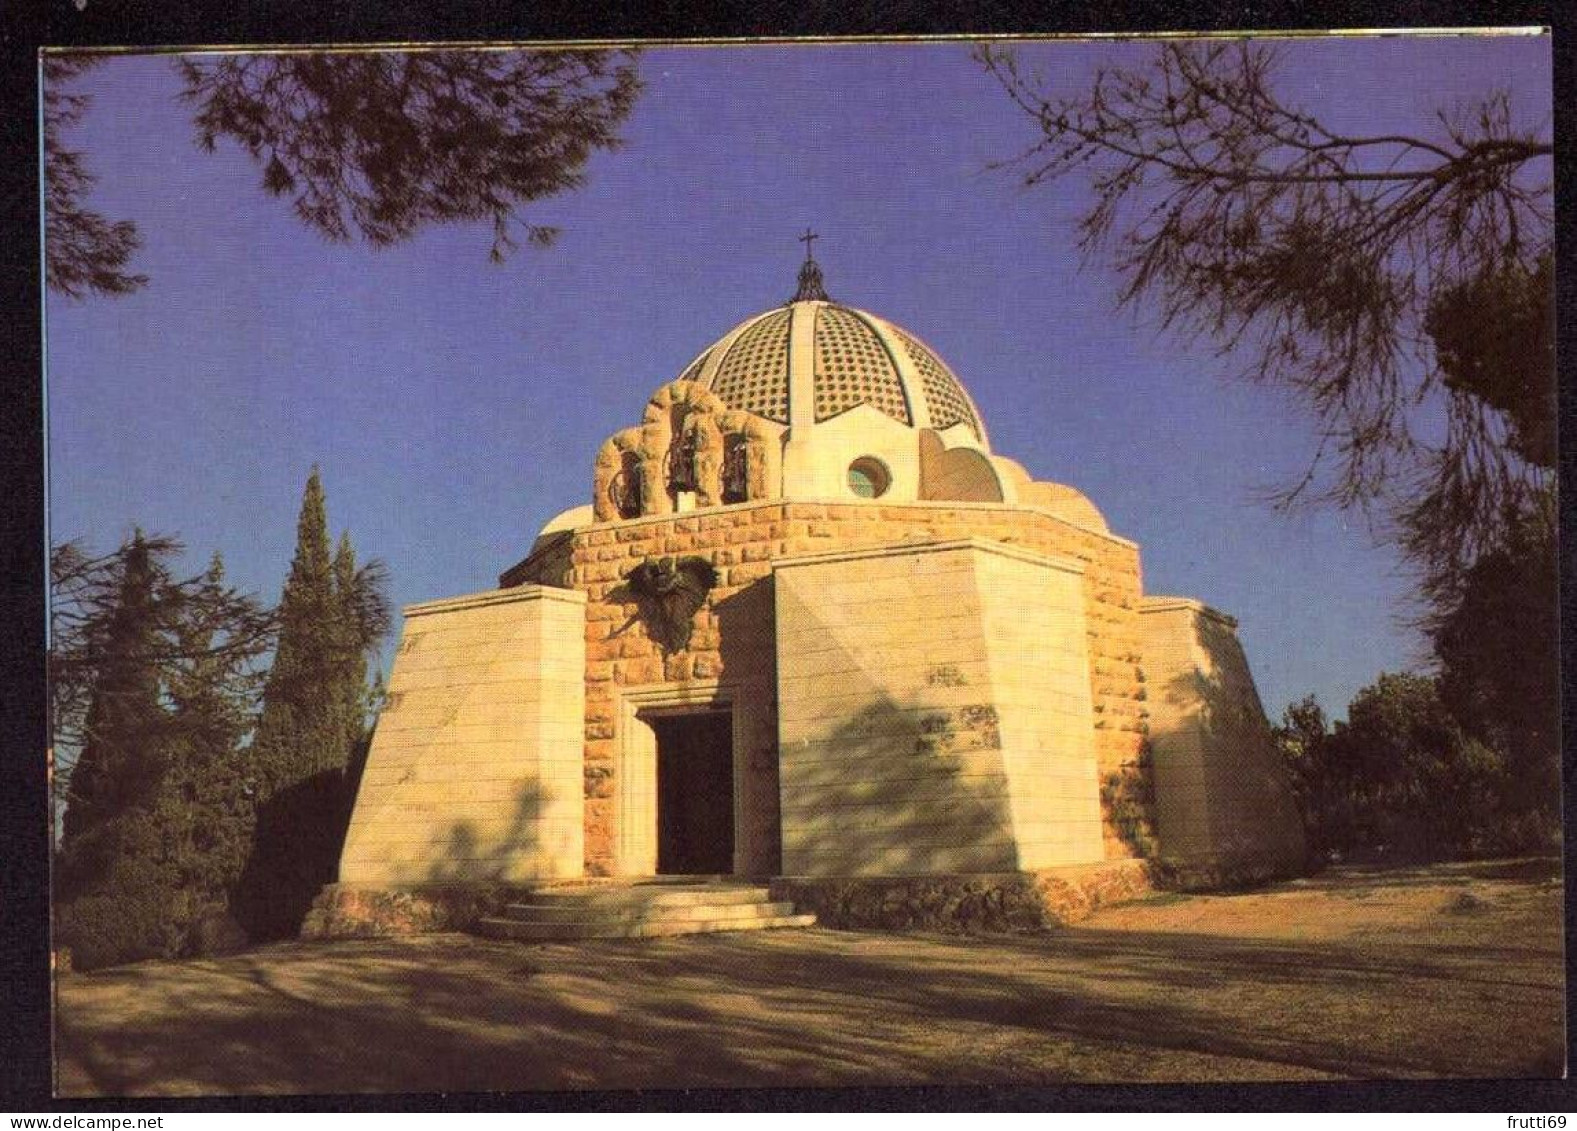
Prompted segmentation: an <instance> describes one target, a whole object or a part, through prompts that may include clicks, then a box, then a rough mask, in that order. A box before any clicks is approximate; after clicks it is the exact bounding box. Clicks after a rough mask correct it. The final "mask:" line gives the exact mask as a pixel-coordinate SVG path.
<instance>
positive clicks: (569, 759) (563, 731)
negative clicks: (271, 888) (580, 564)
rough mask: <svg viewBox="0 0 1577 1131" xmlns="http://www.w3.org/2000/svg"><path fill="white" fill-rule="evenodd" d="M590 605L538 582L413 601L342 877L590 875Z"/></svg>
mask: <svg viewBox="0 0 1577 1131" xmlns="http://www.w3.org/2000/svg"><path fill="white" fill-rule="evenodd" d="M584 610H585V597H584V595H583V594H581V593H578V592H575V591H573V590H564V589H550V588H547V587H545V586H535V585H534V586H526V587H522V588H518V589H505V590H495V591H492V592H488V593H478V594H473V595H471V596H467V597H454V598H450V599H448V600H443V601H431V602H427V603H425V604H421V605H411V606H409V607H407V608H406V610H405V616H406V621H405V632H404V635H403V636H402V637H401V640H400V646H399V650H398V652H397V653H396V655H395V659H394V669H393V671H392V672H391V673H390V677H389V698H388V703H387V705H386V706H385V707H384V709H383V712H382V713H381V714H380V716H379V718H378V727H377V730H376V732H375V733H374V735H373V740H372V749H371V750H370V751H369V753H368V756H367V767H366V770H365V771H364V773H363V774H362V780H361V787H360V789H359V790H358V791H357V795H356V808H355V811H354V813H353V814H352V816H351V822H350V828H349V831H348V832H347V834H346V838H345V849H344V852H343V854H342V856H341V861H340V875H339V878H340V880H341V881H342V882H345V883H352V884H355V883H361V884H391V885H409V884H422V883H451V882H458V881H524V880H533V879H541V878H548V877H559V876H575V875H579V874H580V870H581V862H582V858H583V856H584V849H583V843H584V842H583V835H584V819H583V816H582V793H583V781H582V773H581V754H582V739H581V735H582V731H583V728H584V725H585V724H584V718H585V700H584V696H583V691H582V687H583V683H582V680H583V674H584V667H585V658H584V657H585V653H584V651H583V646H582V633H583V628H582V625H583V624H584Z"/></svg>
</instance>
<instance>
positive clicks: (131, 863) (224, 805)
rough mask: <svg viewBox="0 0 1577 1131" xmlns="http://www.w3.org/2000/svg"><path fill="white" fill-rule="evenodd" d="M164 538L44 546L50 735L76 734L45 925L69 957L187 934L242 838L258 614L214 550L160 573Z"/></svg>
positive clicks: (261, 625)
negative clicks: (90, 546) (51, 570)
mask: <svg viewBox="0 0 1577 1131" xmlns="http://www.w3.org/2000/svg"><path fill="white" fill-rule="evenodd" d="M178 551H179V543H177V542H175V541H174V540H173V539H169V538H153V539H149V538H145V537H144V536H143V535H142V533H141V532H140V531H139V532H138V533H137V535H136V536H135V537H134V538H133V539H132V540H131V541H130V542H128V543H127V544H126V545H125V546H123V547H122V548H121V549H120V550H119V551H117V552H116V553H114V554H111V555H109V556H107V557H104V558H90V557H87V556H86V555H84V554H83V553H82V552H81V551H80V550H79V549H77V548H75V547H72V546H66V547H61V548H60V550H59V551H57V553H56V555H55V560H54V565H55V567H56V568H55V577H56V580H57V583H59V586H58V587H57V590H56V598H57V604H56V607H55V609H54V613H55V628H56V636H55V640H54V652H53V654H52V656H51V670H52V673H53V674H54V681H55V690H56V697H57V707H58V708H59V709H58V710H57V722H65V723H67V724H69V725H67V726H66V727H65V728H64V729H63V730H62V732H61V733H60V734H59V735H58V736H57V739H58V740H62V741H64V742H65V744H66V745H67V746H68V747H79V748H80V756H79V757H78V758H77V759H76V760H75V766H74V767H73V768H72V770H71V773H70V776H69V778H68V782H67V809H66V819H65V829H66V834H65V838H64V842H63V844H62V847H61V852H60V856H59V858H58V861H57V869H56V877H55V878H56V896H57V900H58V902H57V918H56V927H57V938H58V940H59V942H60V944H61V945H64V946H67V947H70V948H71V950H72V952H73V960H74V962H76V964H77V965H79V966H80V967H82V968H83V969H91V968H94V967H97V966H105V965H111V964H114V963H117V962H128V961H133V960H136V959H140V958H151V957H171V956H174V955H178V954H182V953H188V952H190V951H191V950H193V949H201V939H200V938H199V935H200V934H201V926H202V921H203V919H204V917H205V916H208V915H211V913H213V912H216V911H222V910H223V908H224V907H225V905H226V903H227V899H228V888H229V887H230V885H231V884H233V883H234V881H235V879H236V877H237V876H238V875H239V873H240V869H241V864H242V861H243V860H244V858H245V855H246V853H247V851H248V848H249V844H250V839H251V827H250V819H251V801H250V799H249V797H248V796H247V795H246V790H245V783H244V782H243V781H242V780H240V777H239V770H240V768H241V763H240V761H239V759H238V748H239V745H240V742H241V738H242V735H243V734H244V732H245V730H246V728H247V727H248V725H249V721H250V713H251V712H250V704H251V699H252V696H251V688H250V684H251V674H250V673H251V665H252V662H253V661H254V660H255V659H256V657H257V656H258V654H259V653H260V652H261V651H262V649H263V648H264V647H265V646H266V644H267V640H268V638H269V630H270V626H271V623H272V621H271V618H270V617H269V615H268V614H267V613H266V612H265V611H264V610H262V609H260V608H259V607H258V605H257V603H256V602H255V601H254V600H252V599H251V598H250V597H246V596H243V595H241V594H238V593H236V592H235V591H234V590H232V589H229V588H228V587H226V586H225V584H224V572H223V565H222V563H221V562H220V561H219V559H218V558H217V557H216V558H215V560H214V563H213V564H212V565H211V566H210V568H209V570H208V571H207V572H206V573H205V574H203V575H202V576H201V577H198V578H192V579H187V580H176V579H174V578H173V577H172V576H171V574H170V571H169V569H168V567H167V565H166V560H167V559H168V558H170V557H172V556H173V555H175V554H176V553H177V552H178ZM84 704H85V705H84ZM232 938H233V932H232Z"/></svg>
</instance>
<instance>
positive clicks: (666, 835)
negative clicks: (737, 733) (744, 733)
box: [648, 711, 734, 876]
mask: <svg viewBox="0 0 1577 1131" xmlns="http://www.w3.org/2000/svg"><path fill="white" fill-rule="evenodd" d="M648 722H650V723H651V727H652V730H653V732H655V733H656V735H657V872H658V874H659V875H668V876H673V875H679V876H693V875H723V874H727V873H731V872H733V870H734V720H733V716H732V715H731V714H729V713H728V712H727V711H706V712H704V713H697V714H688V715H657V716H654V717H652V718H651V719H649V720H648Z"/></svg>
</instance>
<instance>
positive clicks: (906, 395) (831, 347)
mask: <svg viewBox="0 0 1577 1131" xmlns="http://www.w3.org/2000/svg"><path fill="white" fill-rule="evenodd" d="M804 293H805V289H804V287H803V286H802V288H801V295H800V296H796V299H795V301H793V302H790V303H788V304H786V305H784V306H780V307H777V308H775V309H773V310H768V311H766V312H765V313H763V314H758V315H756V316H755V317H753V318H747V319H746V320H745V321H743V322H741V323H740V324H739V325H738V326H735V327H734V328H733V329H732V330H730V331H729V332H728V333H727V334H724V335H723V336H722V337H721V338H719V339H718V340H717V341H716V342H714V343H713V344H712V345H711V346H708V347H707V348H706V349H705V350H703V351H701V354H700V356H699V357H697V358H696V359H695V360H694V361H692V362H691V363H690V364H689V365H688V366H687V367H686V368H685V370H684V372H683V373H682V374H680V379H681V380H686V381H694V382H695V383H697V384H699V385H701V386H702V387H703V388H705V389H708V390H709V391H711V392H712V393H713V394H714V395H716V396H717V397H718V399H720V400H721V401H723V403H724V404H726V405H728V407H729V408H733V409H738V410H740V411H743V412H748V413H751V414H753V415H755V416H759V417H762V418H764V419H766V420H771V421H775V422H777V423H779V424H786V425H791V426H793V427H796V428H798V427H802V426H805V425H814V424H820V423H822V422H824V421H827V420H831V419H832V418H834V417H837V416H841V415H842V414H843V413H845V412H848V411H849V410H850V409H853V408H856V407H857V406H859V405H862V404H868V405H870V406H871V407H872V408H874V409H876V410H877V411H878V412H881V413H883V414H885V415H886V416H889V417H891V418H892V419H894V420H896V421H898V422H899V423H900V424H906V425H908V426H910V427H912V428H933V429H936V430H937V431H943V430H945V429H948V428H951V427H953V426H954V425H958V424H962V425H964V426H965V427H966V428H967V429H968V430H969V432H971V433H973V436H974V439H975V440H976V441H978V442H979V443H980V444H981V445H982V446H983V445H985V443H986V430H985V426H984V425H983V424H982V423H981V420H980V414H979V412H977V411H976V409H975V405H974V402H973V401H971V400H970V398H969V394H968V393H967V392H965V391H964V386H963V385H962V384H961V383H960V382H959V380H958V378H957V377H955V376H954V375H953V371H952V370H950V369H949V368H948V367H947V365H946V364H945V363H944V362H943V361H942V359H941V358H939V357H937V355H936V353H935V352H934V351H933V350H932V349H931V348H930V347H929V346H927V345H926V344H925V343H924V342H922V341H920V339H919V338H917V337H915V335H913V334H911V333H909V332H908V331H907V330H904V329H902V328H901V327H899V326H895V325H893V324H892V323H891V322H888V321H887V320H886V319H883V318H878V317H877V316H876V315H874V314H871V313H868V312H867V311H864V310H857V309H855V308H854V307H852V306H843V305H841V304H839V303H835V302H830V301H826V300H825V299H824V298H806V297H803V295H804Z"/></svg>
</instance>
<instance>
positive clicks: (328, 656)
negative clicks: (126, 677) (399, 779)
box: [238, 468, 387, 937]
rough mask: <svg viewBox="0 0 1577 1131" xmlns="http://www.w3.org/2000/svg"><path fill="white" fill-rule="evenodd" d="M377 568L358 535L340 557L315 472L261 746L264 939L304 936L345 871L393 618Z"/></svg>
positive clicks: (343, 544)
mask: <svg viewBox="0 0 1577 1131" xmlns="http://www.w3.org/2000/svg"><path fill="white" fill-rule="evenodd" d="M380 582H381V572H380V571H379V570H378V568H377V567H376V566H373V567H369V568H368V569H364V570H360V571H358V570H357V568H356V558H355V553H354V551H353V550H352V549H351V547H350V541H349V538H348V537H346V538H342V539H341V541H340V547H339V552H338V553H337V554H334V555H331V554H330V551H329V534H328V519H327V516H326V513H325V509H324V501H323V486H322V482H321V480H320V478H319V476H318V471H317V469H316V468H313V470H312V474H311V476H310V477H309V478H308V480H307V486H306V490H305V492H304V493H303V496H302V500H301V516H300V519H299V520H298V522H297V526H296V554H295V559H294V561H293V562H292V564H291V568H290V577H289V579H288V580H287V581H286V583H285V590H284V596H283V597H282V599H281V601H280V607H279V625H280V629H279V642H278V645H277V648H276V651H275V655H274V663H273V666H272V668H271V669H270V670H269V673H268V678H267V680H266V682H265V683H264V686H263V710H262V715H261V718H260V719H259V722H258V727H257V733H256V737H255V739H254V741H253V745H252V753H253V763H254V772H255V776H256V778H257V781H258V802H259V809H258V824H257V832H256V837H255V841H254V845H253V851H252V856H251V859H250V861H249V862H248V866H247V872H246V875H245V876H243V880H242V893H243V898H242V900H241V901H240V903H239V906H238V909H239V910H240V911H241V913H242V916H243V922H244V923H245V925H246V927H247V929H248V931H249V932H250V933H252V934H253V935H254V937H284V936H287V935H291V934H294V933H295V931H296V930H297V929H298V928H299V927H300V924H301V919H302V918H303V917H304V916H305V914H306V912H307V909H308V907H310V905H311V902H312V899H313V897H314V896H315V895H316V894H317V892H318V890H319V889H320V888H322V887H323V885H324V884H326V883H330V882H332V880H333V878H334V872H335V868H336V867H337V865H338V862H339V849H340V846H341V844H342V842H343V837H344V829H345V820H346V815H347V812H348V808H349V805H348V799H347V796H346V795H347V792H348V788H347V781H346V772H345V771H346V767H347V765H348V764H349V763H350V761H351V758H352V755H353V752H354V750H355V747H356V743H357V742H358V741H359V740H360V738H361V735H362V729H363V726H364V721H363V720H364V718H365V706H364V704H365V696H366V691H365V683H366V656H365V653H366V650H367V648H368V647H369V646H370V645H371V644H372V643H373V642H374V641H375V640H376V637H377V635H381V631H382V630H381V624H382V622H383V621H384V620H386V619H387V614H386V612H384V610H383V597H382V594H381V592H380V591H379V584H380Z"/></svg>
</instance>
